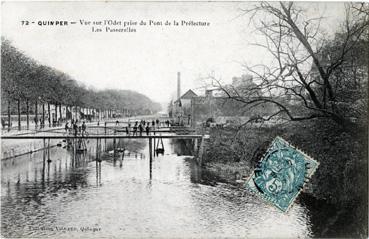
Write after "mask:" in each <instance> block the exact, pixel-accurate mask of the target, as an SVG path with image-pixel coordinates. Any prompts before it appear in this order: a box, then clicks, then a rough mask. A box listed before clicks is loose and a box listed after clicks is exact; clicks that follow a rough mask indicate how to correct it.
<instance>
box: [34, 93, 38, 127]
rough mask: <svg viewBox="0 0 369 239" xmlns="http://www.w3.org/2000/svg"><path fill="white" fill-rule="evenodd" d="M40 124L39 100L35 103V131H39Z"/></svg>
mask: <svg viewBox="0 0 369 239" xmlns="http://www.w3.org/2000/svg"><path fill="white" fill-rule="evenodd" d="M37 124H38V106H37V100H36V102H35V129H37Z"/></svg>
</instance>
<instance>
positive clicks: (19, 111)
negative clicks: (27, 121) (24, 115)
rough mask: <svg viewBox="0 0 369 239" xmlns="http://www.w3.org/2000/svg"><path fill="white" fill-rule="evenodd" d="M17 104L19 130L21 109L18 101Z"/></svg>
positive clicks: (19, 128) (19, 126) (19, 127)
mask: <svg viewBox="0 0 369 239" xmlns="http://www.w3.org/2000/svg"><path fill="white" fill-rule="evenodd" d="M17 103H18V130H21V109H20V100H19V99H17Z"/></svg>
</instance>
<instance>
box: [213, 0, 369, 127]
mask: <svg viewBox="0 0 369 239" xmlns="http://www.w3.org/2000/svg"><path fill="white" fill-rule="evenodd" d="M355 8H356V9H355ZM345 9H346V16H345V19H343V23H342V25H341V29H340V30H339V31H338V32H337V33H336V34H335V36H334V39H332V40H327V37H326V36H325V35H324V34H325V33H324V32H323V31H322V30H321V27H320V25H321V24H322V20H323V17H314V18H312V17H310V18H309V17H308V15H309V14H307V13H306V11H305V10H304V9H302V8H301V7H299V6H298V5H297V3H293V2H287V3H286V2H280V3H276V2H273V3H271V2H260V3H257V5H256V6H254V7H253V8H252V9H247V10H243V11H244V13H245V14H247V15H249V16H250V22H252V23H253V24H254V26H255V27H256V31H257V32H258V33H260V34H261V35H262V36H263V37H264V38H265V41H264V42H258V43H255V45H256V46H258V47H261V48H264V49H265V50H266V51H267V52H268V53H269V54H270V56H271V58H272V61H271V63H270V64H268V65H266V64H260V65H254V66H245V67H246V69H247V71H249V72H251V73H252V74H253V75H254V76H255V77H254V82H255V85H254V86H252V87H249V88H248V89H246V91H245V89H243V90H242V92H241V91H239V90H238V89H235V88H229V87H225V86H223V85H222V84H221V83H220V82H219V81H217V80H216V79H215V78H213V80H215V82H217V83H218V86H219V87H221V88H222V90H223V91H224V92H225V93H226V95H227V96H228V97H229V98H232V99H233V100H237V101H240V102H242V103H244V104H246V105H249V106H250V107H252V106H253V105H260V104H265V103H268V104H273V105H275V106H276V109H277V110H276V111H275V112H270V115H269V116H268V117H267V118H265V119H266V120H269V119H271V118H274V117H277V116H278V117H282V118H286V119H288V120H292V121H301V120H309V119H313V118H330V119H332V120H334V121H335V122H337V123H338V124H340V125H342V126H349V125H352V124H353V123H354V121H355V120H354V119H353V117H352V116H355V117H356V116H357V115H348V114H347V112H346V108H345V107H342V105H345V104H344V103H345V102H343V101H342V99H345V97H344V96H342V95H340V94H342V93H345V89H343V87H344V86H347V85H345V84H343V82H344V81H352V80H353V79H352V78H347V77H337V75H339V74H336V73H337V72H338V71H342V70H347V69H348V70H352V69H351V68H352V67H353V66H352V65H349V64H348V62H349V61H351V62H352V61H353V58H355V57H356V56H355V55H353V54H351V53H352V52H354V51H357V50H358V49H357V48H358V47H363V48H365V47H366V46H367V45H368V42H369V41H368V26H369V15H368V14H366V11H367V9H366V8H365V6H364V5H363V6H361V5H359V4H357V5H356V4H352V5H346V8H345ZM356 58H357V57H356ZM354 64H359V60H357V59H355V61H354ZM367 66H368V65H367V64H363V65H360V66H359V67H361V68H366V67H367ZM360 72H362V70H361V71H360ZM366 72H367V71H366ZM365 74H366V73H364V75H365ZM347 76H350V77H352V74H351V75H350V74H348V75H347ZM355 76H356V77H360V76H357V75H355ZM360 78H363V77H360ZM365 78H366V77H365ZM366 83H367V80H365V82H361V85H360V84H359V85H358V86H357V89H356V90H357V91H355V94H357V95H358V98H362V97H363V96H362V95H360V94H359V93H358V91H360V90H361V91H362V90H364V91H366V88H364V89H363V85H365V84H366ZM256 92H259V93H256ZM346 94H352V92H351V93H350V92H349V91H347V92H346ZM355 100H358V99H355ZM355 100H354V101H355ZM365 100H366V99H365ZM349 103H352V101H351V102H349Z"/></svg>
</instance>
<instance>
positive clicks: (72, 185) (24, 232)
mask: <svg viewBox="0 0 369 239" xmlns="http://www.w3.org/2000/svg"><path fill="white" fill-rule="evenodd" d="M101 143H102V148H103V149H104V150H105V151H107V152H106V153H104V154H103V155H102V159H103V160H102V161H101V162H98V161H95V157H96V150H95V147H96V141H93V140H91V142H89V143H88V150H87V152H85V153H84V154H77V155H73V154H72V153H71V152H70V151H68V150H67V149H65V148H61V147H55V148H52V149H50V159H51V162H48V161H47V159H48V155H45V153H44V151H40V152H37V153H34V154H32V155H26V156H22V157H18V158H15V159H9V160H6V161H3V162H2V168H1V173H2V174H1V185H2V187H1V203H2V206H1V231H2V236H5V237H55V236H57V237H65V238H71V237H75V238H77V237H78V238H79V237H98V238H100V237H226V236H227V237H274V238H275V237H289V238H296V237H306V236H311V232H310V226H309V224H310V223H309V218H308V216H307V214H308V213H307V209H305V208H304V207H302V206H300V205H299V204H295V205H294V206H293V207H292V208H291V211H289V213H288V214H283V213H281V212H279V211H278V210H277V209H274V208H273V207H271V206H268V205H266V204H265V203H263V202H261V201H260V200H259V199H258V198H257V197H255V196H252V195H250V194H249V193H248V192H246V191H244V190H241V189H237V188H235V187H233V186H230V185H227V184H222V183H218V184H217V185H216V186H209V185H205V184H201V183H200V182H202V181H203V180H202V179H201V177H202V176H201V174H202V172H201V170H200V169H199V168H198V167H197V165H196V164H195V163H194V161H193V160H192V159H189V158H188V157H187V156H177V154H174V152H178V150H179V149H178V145H177V144H178V142H176V143H171V142H170V141H169V140H164V141H163V143H164V147H165V152H164V154H163V155H155V157H154V158H153V161H152V165H151V172H152V173H151V175H150V163H149V162H150V161H149V155H148V147H149V146H148V144H147V141H145V140H136V141H134V142H131V143H129V142H127V141H120V142H116V145H117V147H119V148H125V149H126V150H129V151H130V153H129V154H128V152H127V153H126V154H125V155H124V156H123V157H122V154H121V153H120V154H117V155H115V158H116V160H114V159H113V156H114V155H113V154H112V152H110V153H109V151H111V150H112V144H113V142H112V140H108V141H107V142H106V144H105V142H104V140H103V141H102V142H101ZM180 147H183V145H180ZM181 154H183V152H182V153H181ZM184 154H186V153H184ZM186 157H187V158H186Z"/></svg>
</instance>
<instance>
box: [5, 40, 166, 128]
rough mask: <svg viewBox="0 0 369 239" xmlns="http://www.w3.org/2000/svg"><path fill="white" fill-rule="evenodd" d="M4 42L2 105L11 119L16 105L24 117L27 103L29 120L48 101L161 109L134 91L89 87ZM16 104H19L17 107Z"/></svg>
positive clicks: (141, 111)
mask: <svg viewBox="0 0 369 239" xmlns="http://www.w3.org/2000/svg"><path fill="white" fill-rule="evenodd" d="M1 43H2V47H1V58H2V60H1V99H2V106H5V104H7V107H2V109H4V108H5V109H7V112H8V114H9V121H10V114H11V111H14V108H17V112H18V115H19V116H20V114H21V111H22V105H24V104H23V103H25V106H26V107H25V108H26V109H25V111H26V112H27V122H28V120H29V119H28V113H29V111H30V109H31V108H33V112H34V113H35V117H36V118H37V116H38V114H39V113H38V112H37V111H38V110H37V109H38V107H37V105H40V104H42V106H43V107H44V104H48V105H49V104H53V105H55V106H60V107H59V109H60V108H61V105H64V106H67V107H72V106H74V107H80V108H90V109H95V110H96V111H98V112H102V111H106V110H108V111H126V112H127V111H128V112H134V113H135V114H144V113H150V112H157V111H159V110H160V105H159V104H158V103H155V102H152V101H151V100H150V99H149V98H148V97H146V96H144V95H142V94H139V93H137V92H134V91H129V90H101V91H97V90H94V89H91V88H87V87H86V86H84V85H82V84H80V83H79V82H77V81H76V80H74V79H73V78H71V77H70V76H69V75H68V74H66V73H64V72H61V71H59V70H57V69H54V68H52V67H49V66H45V65H41V64H39V63H37V62H36V61H35V60H34V59H32V58H30V57H28V56H27V55H26V54H24V53H23V52H21V51H20V50H18V49H17V48H15V47H14V46H13V45H12V44H11V42H10V41H9V40H7V39H5V38H2V39H1ZM4 103H5V104H4ZM14 103H15V105H16V106H17V107H14ZM32 106H34V107H32ZM55 108H56V107H55ZM49 111H50V110H49ZM2 113H3V111H2ZM18 124H20V121H19V123H18Z"/></svg>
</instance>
